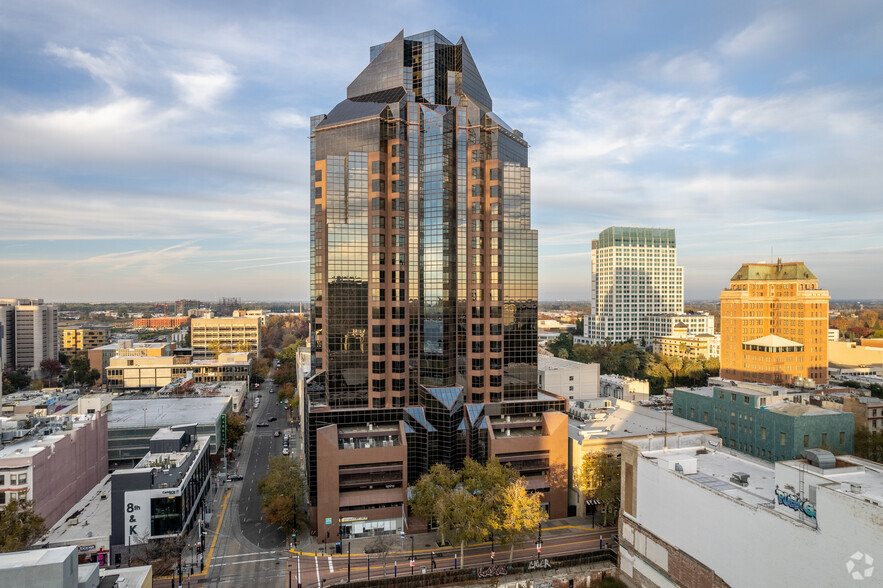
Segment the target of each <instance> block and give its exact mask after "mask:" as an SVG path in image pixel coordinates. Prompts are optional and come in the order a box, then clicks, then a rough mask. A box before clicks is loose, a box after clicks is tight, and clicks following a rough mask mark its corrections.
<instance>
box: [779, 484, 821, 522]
mask: <svg viewBox="0 0 883 588" xmlns="http://www.w3.org/2000/svg"><path fill="white" fill-rule="evenodd" d="M776 500H777V501H778V502H779V504H781V505H783V506H787V507H788V508H790V509H792V510H796V511H797V512H802V513H803V514H805V515H806V516H808V517H812V518H816V506H815V505H814V504H813V503H812V502H810V501H809V500H808V499H806V498H803V497H802V496H801V495H800V494H798V493H796V492H786V491H785V490H779V487H778V486H776Z"/></svg>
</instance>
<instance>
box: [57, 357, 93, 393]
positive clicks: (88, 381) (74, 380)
mask: <svg viewBox="0 0 883 588" xmlns="http://www.w3.org/2000/svg"><path fill="white" fill-rule="evenodd" d="M69 363H70V365H69V367H68V370H67V373H66V374H65V375H64V383H65V384H81V385H85V386H92V385H93V384H95V382H97V381H98V380H99V378H101V373H99V371H98V370H93V369H92V367H91V365H90V364H89V358H88V357H87V356H86V354H85V353H78V354H76V355H74V356H73V357H72V358H71V359H70V362H69Z"/></svg>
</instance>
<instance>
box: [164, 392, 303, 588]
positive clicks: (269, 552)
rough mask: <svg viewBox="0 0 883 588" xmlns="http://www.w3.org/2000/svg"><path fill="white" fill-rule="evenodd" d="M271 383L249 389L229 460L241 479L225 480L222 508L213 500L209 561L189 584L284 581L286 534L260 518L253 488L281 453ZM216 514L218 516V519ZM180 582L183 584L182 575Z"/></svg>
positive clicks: (281, 423)
mask: <svg viewBox="0 0 883 588" xmlns="http://www.w3.org/2000/svg"><path fill="white" fill-rule="evenodd" d="M271 387H272V380H267V381H266V382H264V383H263V384H261V386H260V388H258V389H257V390H254V389H253V390H249V394H248V401H247V403H246V406H247V407H248V411H249V417H250V418H249V419H248V421H247V423H248V425H247V427H246V434H245V436H244V438H243V440H242V441H241V442H240V447H239V451H240V454H239V457H238V459H236V460H234V461H233V462H232V463H231V464H230V466H229V472H230V473H231V474H240V475H242V476H243V479H242V480H240V481H234V482H227V484H226V486H227V488H228V489H229V501H228V503H227V508H226V512H223V511H222V509H221V508H219V505H220V503H219V502H216V509H215V517H214V520H213V524H212V528H211V529H210V530H209V536H208V537H207V538H206V539H207V545H209V544H211V543H212V542H213V541H214V548H213V549H212V548H210V556H211V557H210V560H209V564H210V565H209V567H208V570H207V574H205V575H204V576H195V577H193V578H191V585H194V586H195V585H197V583H198V584H199V585H203V586H243V585H245V584H247V583H258V584H260V585H261V586H262V587H267V588H270V587H274V588H275V587H277V586H278V587H281V586H285V585H286V582H287V577H286V565H285V564H286V562H287V559H288V557H287V556H288V552H287V551H286V534H285V533H284V532H283V531H282V530H281V529H279V528H278V527H275V526H273V525H268V524H266V523H264V522H263V521H262V517H261V497H260V494H259V493H258V481H259V480H260V479H261V478H262V477H263V476H265V475H266V473H267V467H268V459H269V457H270V456H272V455H282V439H283V437H282V433H284V431H285V430H286V428H287V427H288V424H287V417H286V411H285V409H283V408H282V406H281V405H279V404H277V402H276V394H275V393H273V392H271ZM257 394H260V395H261V403H260V407H259V408H258V409H254V408H253V403H254V398H255V395H257ZM271 417H276V420H275V421H273V422H269V421H268V419H270V418H271ZM261 422H269V426H268V427H258V426H257V425H258V423H261ZM274 431H280V436H279V437H274V436H273V432H274ZM295 447H296V446H295V444H294V443H293V442H292V444H291V449H292V451H293V452H294V453H295V454H298V452H297V450H296V449H295ZM221 496H223V494H221ZM222 514H223V520H220V519H221V516H222ZM218 521H220V525H219V528H218ZM215 534H216V535H217V538H215ZM158 585H160V586H162V585H163V584H162V583H158ZM184 585H185V586H187V581H186V579H185V583H184Z"/></svg>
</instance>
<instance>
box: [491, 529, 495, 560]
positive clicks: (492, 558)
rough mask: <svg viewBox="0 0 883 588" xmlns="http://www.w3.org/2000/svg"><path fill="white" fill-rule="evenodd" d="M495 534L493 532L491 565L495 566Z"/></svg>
mask: <svg viewBox="0 0 883 588" xmlns="http://www.w3.org/2000/svg"><path fill="white" fill-rule="evenodd" d="M494 555H496V554H495V553H494V533H493V531H491V565H494Z"/></svg>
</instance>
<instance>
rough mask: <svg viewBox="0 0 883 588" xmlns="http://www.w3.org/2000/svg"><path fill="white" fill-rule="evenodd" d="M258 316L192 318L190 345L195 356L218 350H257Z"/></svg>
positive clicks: (212, 353) (258, 347)
mask: <svg viewBox="0 0 883 588" xmlns="http://www.w3.org/2000/svg"><path fill="white" fill-rule="evenodd" d="M261 320H262V319H261V318H260V317H220V318H194V319H193V321H192V322H191V323H190V346H191V347H192V348H193V355H195V356H197V357H212V356H214V355H215V354H216V352H219V351H224V350H228V351H245V352H251V351H253V352H259V351H260V350H261Z"/></svg>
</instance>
